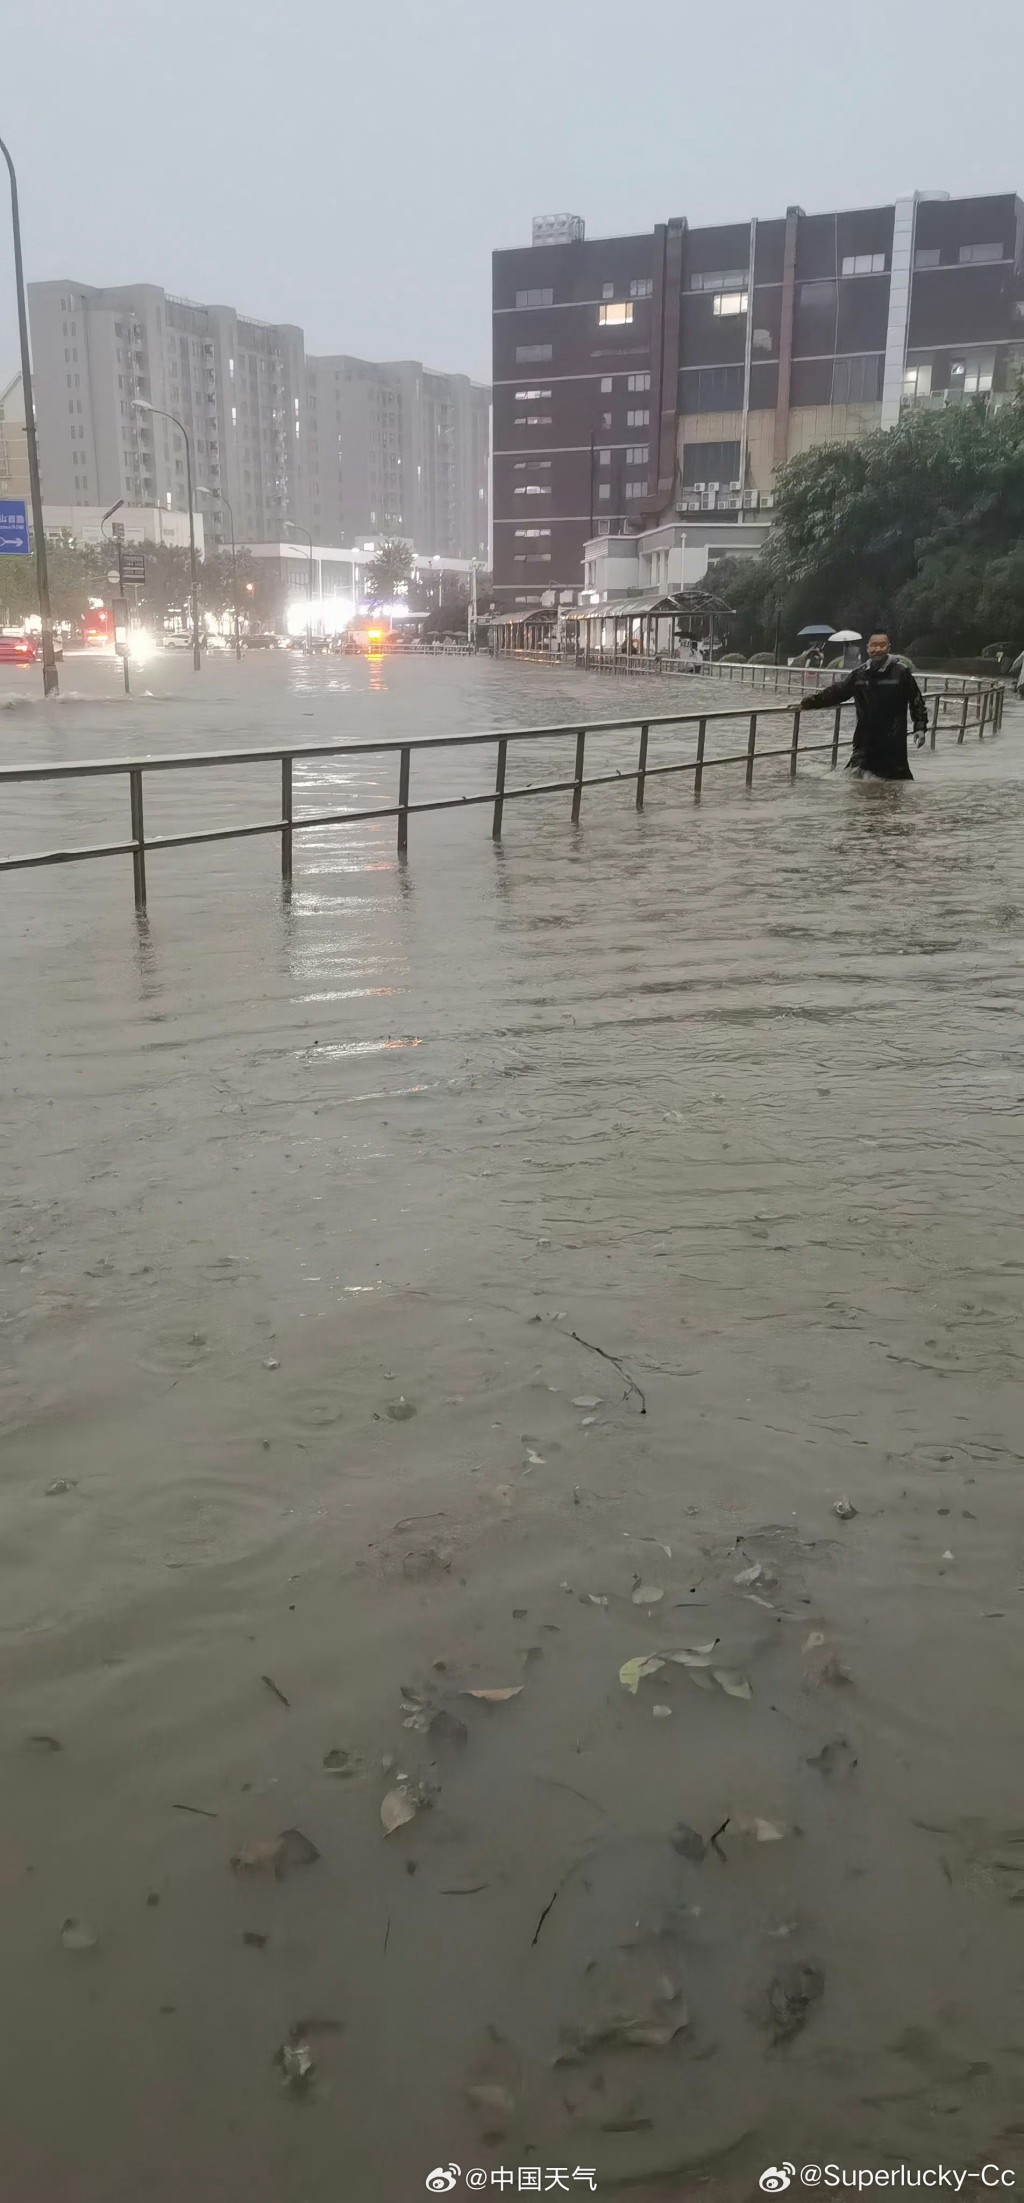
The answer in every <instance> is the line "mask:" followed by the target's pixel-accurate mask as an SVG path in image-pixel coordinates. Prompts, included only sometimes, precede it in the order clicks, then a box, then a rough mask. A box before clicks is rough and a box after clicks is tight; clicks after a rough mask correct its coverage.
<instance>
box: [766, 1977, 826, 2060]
mask: <svg viewBox="0 0 1024 2203" xmlns="http://www.w3.org/2000/svg"><path fill="white" fill-rule="evenodd" d="M824 1993H825V1976H824V1974H823V1973H822V1972H821V1969H820V1967H818V1966H808V1965H803V1964H800V1963H797V1964H795V1965H792V1966H786V1967H785V1968H784V1969H783V1971H782V1972H781V1973H778V1974H776V1975H775V1976H774V1978H773V1979H772V1980H771V1981H770V1982H769V1984H768V1998H767V2002H768V2020H769V2025H770V2026H771V2028H772V2031H773V2035H774V2040H775V2041H776V2042H788V2041H789V2039H790V2037H791V2036H793V2035H795V2034H798V2033H799V2030H800V2028H801V2027H803V2026H804V2025H805V2024H806V2022H807V2020H808V2019H809V2018H810V2015H811V2013H812V2011H813V2009H814V2006H815V2005H816V2004H818V2003H820V2001H821V1998H822V1996H823V1995H824Z"/></svg>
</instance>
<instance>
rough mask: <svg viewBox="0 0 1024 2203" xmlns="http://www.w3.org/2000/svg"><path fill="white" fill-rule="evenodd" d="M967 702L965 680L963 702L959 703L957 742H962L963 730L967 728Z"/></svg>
mask: <svg viewBox="0 0 1024 2203" xmlns="http://www.w3.org/2000/svg"><path fill="white" fill-rule="evenodd" d="M967 702H968V697H967V683H966V681H965V682H964V700H963V703H962V705H961V707H960V732H959V734H958V735H957V741H958V742H962V741H963V738H964V734H965V732H966V729H967Z"/></svg>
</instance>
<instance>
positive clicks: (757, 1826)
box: [729, 1813, 799, 1843]
mask: <svg viewBox="0 0 1024 2203" xmlns="http://www.w3.org/2000/svg"><path fill="white" fill-rule="evenodd" d="M729 1833H730V1835H734V1836H752V1837H753V1839H754V1842H755V1843H782V1842H783V1841H784V1839H785V1837H787V1836H796V1835H798V1834H799V1830H798V1829H796V1828H787V1827H786V1824H785V1822H784V1821H764V1820H761V1819H760V1818H759V1816H758V1815H757V1814H756V1813H755V1814H754V1815H753V1816H752V1818H751V1819H750V1820H744V1819H738V1820H731V1821H730V1822H729Z"/></svg>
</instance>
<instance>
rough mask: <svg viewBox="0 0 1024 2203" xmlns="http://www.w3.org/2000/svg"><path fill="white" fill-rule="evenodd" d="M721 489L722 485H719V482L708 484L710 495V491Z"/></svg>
mask: <svg viewBox="0 0 1024 2203" xmlns="http://www.w3.org/2000/svg"><path fill="white" fill-rule="evenodd" d="M721 487H722V485H721V483H720V482H709V483H708V492H709V494H710V492H711V491H712V490H720V489H721Z"/></svg>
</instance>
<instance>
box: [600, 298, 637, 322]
mask: <svg viewBox="0 0 1024 2203" xmlns="http://www.w3.org/2000/svg"><path fill="white" fill-rule="evenodd" d="M632 319H633V308H632V306H631V305H630V304H629V302H628V301H627V300H625V299H619V300H618V301H617V302H616V303H615V304H614V305H611V306H599V307H598V309H597V321H598V327H599V328H601V329H620V328H621V327H622V325H623V323H624V322H627V321H632Z"/></svg>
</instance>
